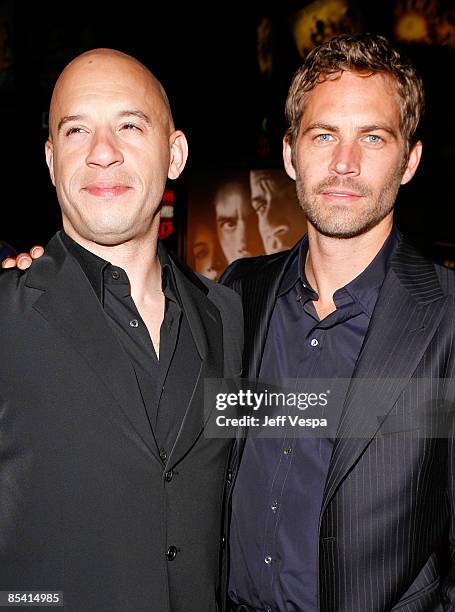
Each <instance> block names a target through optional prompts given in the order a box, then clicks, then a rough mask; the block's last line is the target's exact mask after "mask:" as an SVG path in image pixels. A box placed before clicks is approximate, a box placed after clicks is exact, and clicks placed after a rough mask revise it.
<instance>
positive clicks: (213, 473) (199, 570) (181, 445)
mask: <svg viewBox="0 0 455 612" xmlns="http://www.w3.org/2000/svg"><path fill="white" fill-rule="evenodd" d="M172 266H173V270H174V275H175V278H176V283H177V288H178V292H179V295H180V298H181V301H182V305H183V310H184V312H185V314H186V316H187V318H188V322H189V325H190V328H191V333H192V335H193V338H194V340H195V344H196V346H197V349H198V353H199V357H200V368H199V374H198V377H197V379H196V380H188V376H187V375H186V373H185V372H184V371H182V372H181V377H180V378H179V380H175V381H170V383H171V384H173V385H175V386H180V387H181V388H182V397H190V398H191V399H190V401H189V402H188V404H187V406H186V410H185V416H184V419H183V422H182V424H181V428H180V431H179V433H178V436H177V440H176V442H175V445H174V447H173V448H172V450H171V452H170V454H169V457H168V459H167V461H166V464H165V465H163V462H162V461H161V459H160V457H159V452H158V448H157V446H156V443H155V440H154V436H153V432H152V430H151V428H150V425H149V422H148V419H147V415H146V411H145V408H144V404H143V402H142V399H141V396H140V392H139V389H138V385H137V382H136V378H135V375H134V371H133V368H132V366H131V363H130V361H129V359H128V358H127V356H126V354H125V352H124V351H123V349H122V347H121V346H120V344H119V343H118V341H117V339H116V336H115V334H114V333H113V331H112V329H111V327H110V325H109V323H108V320H107V318H106V316H105V314H104V312H103V310H102V306H101V305H100V303H99V301H98V299H97V297H96V296H95V294H94V292H93V290H92V288H91V285H90V283H89V281H88V280H87V278H86V277H85V275H84V273H83V272H82V270H81V268H80V266H79V265H78V264H77V262H76V261H75V260H74V259H73V257H72V256H71V255H70V254H69V253H68V252H67V251H66V248H65V247H64V245H63V243H62V242H61V239H60V238H59V236H58V235H57V236H55V237H54V238H53V239H52V241H51V242H50V244H49V245H48V247H47V248H46V253H45V256H44V257H42V258H41V259H40V260H39V261H36V262H35V263H34V264H33V266H32V267H31V268H30V269H29V270H28V271H26V272H25V273H23V272H20V271H17V270H16V271H5V272H3V273H2V274H1V275H0V338H1V340H0V590H8V589H20V590H48V589H50V590H53V591H54V590H62V591H64V605H65V610H68V611H77V612H88V611H93V612H102V611H106V612H112V611H116V612H127V611H131V612H133V611H134V612H138V611H140V610H143V611H145V610H147V611H149V612H150V611H152V612H167V611H170V610H172V611H173V612H174V611H179V612H189V611H194V612H196V611H197V612H201V611H215V610H216V609H217V607H216V597H217V589H218V588H219V584H218V570H219V548H220V534H221V512H222V496H223V488H224V479H225V474H226V470H227V462H228V454H229V450H230V443H229V440H215V439H209V438H207V437H206V436H205V435H204V423H205V419H206V415H205V414H204V410H203V381H204V378H205V377H222V376H223V375H226V376H236V375H238V374H239V371H240V366H241V363H240V362H241V351H242V316H241V306H240V300H239V298H238V296H237V295H236V294H235V293H234V292H232V291H230V290H229V289H227V288H225V287H221V286H218V285H215V284H214V283H211V282H209V281H203V280H201V279H199V278H198V277H196V276H195V275H194V274H193V273H192V272H191V271H189V270H187V269H186V268H184V267H183V265H182V264H180V263H179V262H178V261H176V260H172ZM174 393H175V390H174ZM170 546H175V550H174V549H171V553H170V554H169V558H167V555H166V552H167V550H168V548H169V547H170ZM174 553H175V554H174Z"/></svg>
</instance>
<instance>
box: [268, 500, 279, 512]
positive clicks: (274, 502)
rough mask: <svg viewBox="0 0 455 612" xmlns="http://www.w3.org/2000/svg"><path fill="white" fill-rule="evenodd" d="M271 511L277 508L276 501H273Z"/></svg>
mask: <svg viewBox="0 0 455 612" xmlns="http://www.w3.org/2000/svg"><path fill="white" fill-rule="evenodd" d="M270 507H271V508H272V510H276V509H277V508H278V502H277V501H276V499H274V500H273V502H272V504H271V506H270Z"/></svg>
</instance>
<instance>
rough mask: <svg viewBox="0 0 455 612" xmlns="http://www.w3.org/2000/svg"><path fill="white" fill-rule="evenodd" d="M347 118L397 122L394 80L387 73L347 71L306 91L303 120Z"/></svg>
mask: <svg viewBox="0 0 455 612" xmlns="http://www.w3.org/2000/svg"><path fill="white" fill-rule="evenodd" d="M324 120H327V122H330V121H333V120H338V121H344V120H349V121H351V122H354V123H358V124H362V123H364V122H365V121H366V122H367V123H374V122H379V121H381V122H386V123H388V124H390V125H391V127H396V126H398V125H399V123H400V98H399V95H398V90H397V86H396V83H395V82H394V80H393V79H392V77H390V76H389V75H387V74H382V73H374V74H370V75H364V74H361V73H358V72H353V71H350V70H346V71H344V72H343V73H342V74H341V76H339V77H337V78H330V79H328V80H326V81H323V82H322V83H318V84H317V85H316V86H315V87H314V88H313V89H312V90H311V91H309V92H308V93H307V94H306V97H305V106H304V112H303V115H302V123H308V122H310V123H311V122H312V121H324Z"/></svg>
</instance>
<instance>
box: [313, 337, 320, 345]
mask: <svg viewBox="0 0 455 612" xmlns="http://www.w3.org/2000/svg"><path fill="white" fill-rule="evenodd" d="M318 344H319V342H318V341H317V340H316V338H313V340H312V341H311V346H317V345H318Z"/></svg>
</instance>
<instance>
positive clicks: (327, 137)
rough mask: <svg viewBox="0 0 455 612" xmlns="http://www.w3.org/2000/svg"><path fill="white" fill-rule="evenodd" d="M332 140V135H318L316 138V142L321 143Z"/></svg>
mask: <svg viewBox="0 0 455 612" xmlns="http://www.w3.org/2000/svg"><path fill="white" fill-rule="evenodd" d="M332 138H333V136H332V134H318V135H317V136H316V140H319V142H330V141H331V140H332Z"/></svg>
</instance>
